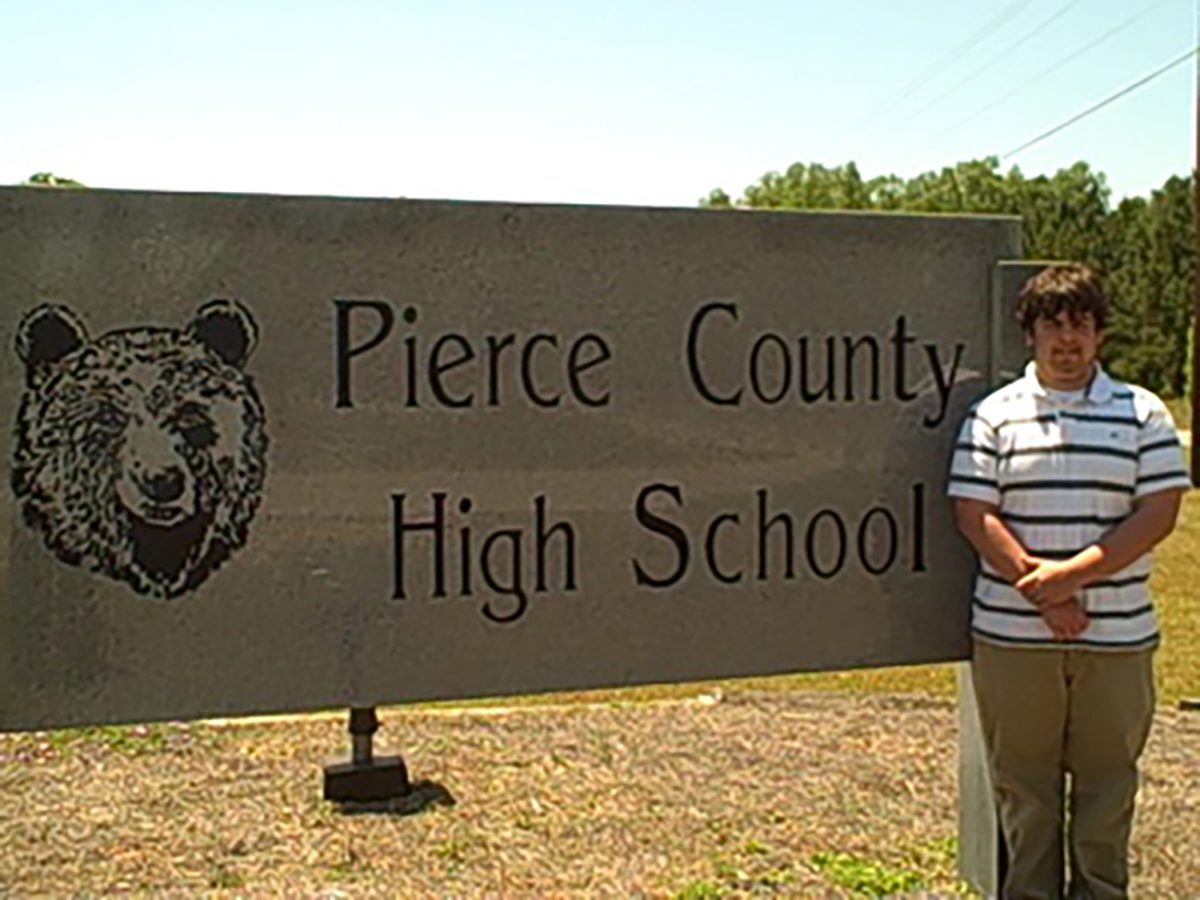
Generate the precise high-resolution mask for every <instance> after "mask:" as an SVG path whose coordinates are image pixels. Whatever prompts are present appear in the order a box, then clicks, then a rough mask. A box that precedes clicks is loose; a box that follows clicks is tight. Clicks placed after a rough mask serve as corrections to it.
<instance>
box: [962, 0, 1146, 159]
mask: <svg viewBox="0 0 1200 900" xmlns="http://www.w3.org/2000/svg"><path fill="white" fill-rule="evenodd" d="M1166 2H1167V0H1155V2H1153V3H1149V4H1147V5H1146V6H1144V7H1143V8H1142V9H1141V10H1139V11H1138V12H1136V13H1134V14H1133V15H1132V16H1130V17H1129V18H1128V19H1126V20H1125V21H1124V22H1122V23H1120V24H1119V25H1117V26H1115V27H1113V28H1110V29H1109V30H1108V31H1106V32H1104V34H1102V35H1100V37H1098V38H1096V39H1095V40H1094V41H1092V42H1091V43H1089V44H1085V45H1084V46H1082V47H1080V48H1079V49H1078V50H1076V51H1075V52H1074V53H1071V54H1069V55H1068V56H1064V57H1063V58H1062V59H1060V60H1059V61H1058V62H1056V63H1054V64H1053V65H1051V66H1049V67H1048V68H1046V69H1043V70H1042V71H1041V72H1039V73H1038V74H1037V75H1035V76H1033V77H1032V78H1030V79H1029V80H1028V81H1025V82H1023V83H1021V84H1019V85H1017V87H1015V88H1013V89H1012V90H1011V91H1009V92H1008V93H1007V94H1004V95H1003V96H1001V97H999V98H998V99H996V100H994V101H993V102H991V103H989V104H988V105H987V106H985V107H984V108H983V109H980V110H976V111H975V112H974V113H972V114H971V115H970V116H968V117H967V118H965V119H963V120H962V121H961V122H959V123H958V124H957V125H954V126H952V127H951V128H949V129H948V130H947V131H944V132H942V135H941V136H942V137H945V136H946V135H949V134H953V133H954V132H956V131H958V130H959V129H960V128H963V127H964V126H966V125H969V124H970V123H971V122H974V121H975V120H976V119H978V118H979V117H980V116H982V115H984V114H985V113H989V112H991V111H992V110H993V109H995V108H996V107H997V106H999V105H1000V104H1002V103H1005V102H1007V101H1009V100H1011V99H1012V98H1013V97H1015V96H1016V95H1017V94H1019V93H1021V92H1022V91H1023V90H1025V89H1026V88H1027V87H1029V86H1030V85H1034V84H1037V83H1038V82H1039V81H1041V80H1042V79H1043V78H1045V77H1046V76H1047V75H1050V74H1052V73H1054V72H1057V71H1058V70H1059V69H1061V68H1062V67H1063V66H1065V65H1066V64H1067V63H1069V62H1073V61H1074V60H1076V59H1078V58H1079V57H1081V56H1083V55H1084V54H1085V53H1088V52H1090V51H1092V50H1094V49H1095V48H1096V47H1099V46H1100V45H1101V44H1103V43H1104V42H1105V41H1107V40H1109V39H1110V38H1112V37H1115V36H1116V35H1118V34H1120V33H1121V32H1122V31H1124V30H1125V29H1126V28H1128V27H1129V26H1131V25H1132V24H1133V23H1134V22H1136V21H1137V20H1138V19H1140V18H1142V17H1143V16H1145V15H1146V14H1147V13H1149V12H1151V11H1152V10H1154V9H1157V8H1158V7H1160V6H1162V5H1163V4H1164V3H1166Z"/></svg>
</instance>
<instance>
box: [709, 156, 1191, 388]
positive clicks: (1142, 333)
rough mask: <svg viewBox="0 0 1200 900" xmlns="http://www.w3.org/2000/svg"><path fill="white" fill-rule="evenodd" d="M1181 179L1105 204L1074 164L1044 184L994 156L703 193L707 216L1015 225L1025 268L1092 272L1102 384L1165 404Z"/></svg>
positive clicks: (826, 170) (1178, 310)
mask: <svg viewBox="0 0 1200 900" xmlns="http://www.w3.org/2000/svg"><path fill="white" fill-rule="evenodd" d="M1192 196H1193V194H1192V180H1191V178H1183V177H1179V176H1172V177H1170V178H1168V179H1167V180H1166V182H1165V183H1164V184H1163V185H1162V187H1160V188H1158V189H1157V190H1153V191H1151V192H1150V195H1149V196H1148V197H1129V198H1126V199H1124V200H1122V201H1121V202H1120V203H1119V204H1117V205H1116V206H1115V207H1114V206H1112V204H1111V202H1110V191H1109V188H1108V185H1107V183H1106V180H1105V177H1104V174H1103V173H1101V172H1095V171H1093V170H1092V169H1091V168H1090V167H1089V166H1088V164H1087V163H1084V162H1078V163H1076V164H1075V165H1073V166H1071V167H1070V168H1066V169H1060V170H1059V171H1058V172H1056V173H1054V174H1053V175H1037V176H1034V177H1027V176H1026V175H1024V174H1023V173H1022V172H1021V170H1020V169H1018V168H1015V167H1014V168H1012V169H1010V170H1008V171H1007V172H1002V171H1001V170H1000V161H999V160H998V159H997V158H995V157H989V158H986V159H980V160H972V161H970V162H961V163H958V164H957V165H955V166H950V167H946V168H943V169H942V170H941V171H933V172H925V173H923V174H921V175H918V176H916V177H915V178H909V179H904V178H900V177H898V176H896V175H884V176H879V177H875V178H871V179H864V178H863V177H862V175H861V174H860V173H859V171H858V167H857V166H856V165H855V164H854V163H846V164H845V165H841V166H833V167H828V166H823V165H820V164H816V163H814V164H807V165H806V164H805V163H795V164H794V165H792V166H790V167H789V168H788V169H787V171H785V172H782V173H780V172H768V173H767V174H765V175H763V176H762V177H761V178H760V179H759V180H758V181H756V182H755V183H754V184H752V185H750V186H749V187H747V188H746V190H745V192H744V194H743V195H742V196H741V197H740V198H739V199H738V200H736V201H734V200H733V199H731V198H730V197H729V195H728V194H726V193H725V192H724V191H722V190H719V189H718V190H714V191H712V192H711V193H710V194H709V195H708V196H707V197H705V198H704V199H703V200H701V201H700V205H701V206H703V207H707V208H710V209H732V208H744V209H777V210H810V209H819V210H847V209H848V210H872V211H894V212H909V213H999V214H1010V215H1016V216H1020V217H1021V231H1022V248H1023V253H1024V256H1025V258H1026V259H1031V260H1039V259H1040V260H1075V261H1078V262H1082V263H1085V264H1087V265H1089V266H1092V267H1093V268H1095V269H1096V270H1097V271H1098V272H1100V273H1101V274H1102V275H1103V277H1104V281H1105V285H1106V287H1107V289H1108V294H1109V298H1110V301H1111V304H1112V306H1111V312H1110V316H1109V324H1108V327H1107V329H1106V332H1107V333H1106V336H1105V344H1104V348H1103V351H1102V357H1103V359H1104V363H1105V365H1106V366H1107V367H1108V369H1109V371H1111V372H1112V373H1113V374H1114V375H1116V376H1117V377H1119V378H1122V379H1125V380H1127V381H1132V382H1135V383H1137V384H1141V385H1143V386H1145V387H1148V388H1150V389H1151V390H1154V391H1157V392H1159V393H1161V394H1163V395H1164V396H1167V397H1184V396H1187V392H1188V390H1189V388H1190V385H1189V384H1188V381H1189V379H1190V374H1191V365H1190V341H1189V337H1190V334H1191V323H1192V307H1193V301H1192V271H1193V266H1194V265H1195V251H1194V246H1195V245H1194V237H1193V234H1194V225H1193V217H1192Z"/></svg>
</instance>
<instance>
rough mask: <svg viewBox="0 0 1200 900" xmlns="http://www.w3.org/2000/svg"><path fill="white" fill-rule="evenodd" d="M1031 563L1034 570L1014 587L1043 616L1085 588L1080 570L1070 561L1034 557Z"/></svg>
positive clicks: (1020, 579)
mask: <svg viewBox="0 0 1200 900" xmlns="http://www.w3.org/2000/svg"><path fill="white" fill-rule="evenodd" d="M1030 562H1031V563H1032V565H1033V568H1032V569H1030V570H1029V571H1028V572H1026V573H1025V574H1024V575H1022V576H1021V577H1020V578H1018V579H1017V581H1016V583H1015V584H1014V585H1013V586H1014V587H1015V588H1016V589H1017V590H1018V591H1020V592H1021V594H1022V595H1023V596H1024V597H1025V599H1026V600H1028V601H1029V602H1030V603H1032V604H1033V605H1034V606H1036V607H1038V609H1040V610H1042V612H1043V614H1044V613H1045V611H1046V609H1048V608H1049V607H1053V606H1060V605H1061V604H1064V603H1066V602H1067V601H1068V600H1070V599H1071V598H1072V597H1074V596H1075V595H1076V594H1078V593H1079V591H1080V589H1081V588H1082V587H1083V579H1082V578H1080V577H1079V574H1078V571H1079V570H1078V568H1077V567H1075V566H1072V565H1071V563H1070V561H1062V562H1060V561H1058V560H1053V559H1041V558H1039V557H1033V558H1032V559H1031V560H1030Z"/></svg>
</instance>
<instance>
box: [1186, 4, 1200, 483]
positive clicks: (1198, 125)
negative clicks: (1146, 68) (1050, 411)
mask: <svg viewBox="0 0 1200 900" xmlns="http://www.w3.org/2000/svg"><path fill="white" fill-rule="evenodd" d="M1196 37H1197V38H1198V39H1200V2H1197V4H1196ZM1193 65H1194V66H1195V67H1196V76H1195V87H1194V90H1193V93H1194V95H1195V96H1194V101H1195V105H1196V110H1195V122H1194V123H1193V128H1194V131H1195V133H1194V134H1193V139H1194V141H1195V165H1194V166H1193V167H1192V249H1193V253H1192V360H1191V362H1192V383H1191V390H1190V392H1189V393H1190V396H1189V397H1188V400H1189V402H1190V403H1191V405H1192V422H1191V428H1192V483H1193V484H1200V449H1198V448H1197V445H1200V403H1198V402H1197V391H1196V381H1197V379H1200V57H1197V58H1196V59H1195V61H1194V62H1193Z"/></svg>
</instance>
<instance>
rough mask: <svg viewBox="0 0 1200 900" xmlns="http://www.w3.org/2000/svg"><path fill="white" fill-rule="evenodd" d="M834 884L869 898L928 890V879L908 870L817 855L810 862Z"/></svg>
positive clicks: (837, 855)
mask: <svg viewBox="0 0 1200 900" xmlns="http://www.w3.org/2000/svg"><path fill="white" fill-rule="evenodd" d="M810 862H811V863H812V865H813V867H814V868H816V869H817V870H818V871H820V872H822V873H823V874H824V875H825V877H826V878H828V879H829V880H830V881H832V882H833V883H834V884H836V885H839V886H840V887H844V888H846V889H847V890H849V891H853V892H854V893H855V894H860V895H863V896H867V897H889V896H891V895H892V894H898V893H900V892H902V891H917V890H921V889H923V888H924V887H926V884H925V879H924V878H923V877H921V875H919V874H918V873H916V872H913V871H911V870H907V869H893V868H891V867H889V866H885V865H882V864H881V863H877V862H873V861H871V860H869V859H862V858H860V857H857V856H853V855H851V854H849V853H817V854H814V855H813V857H812V859H811V860H810Z"/></svg>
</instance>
